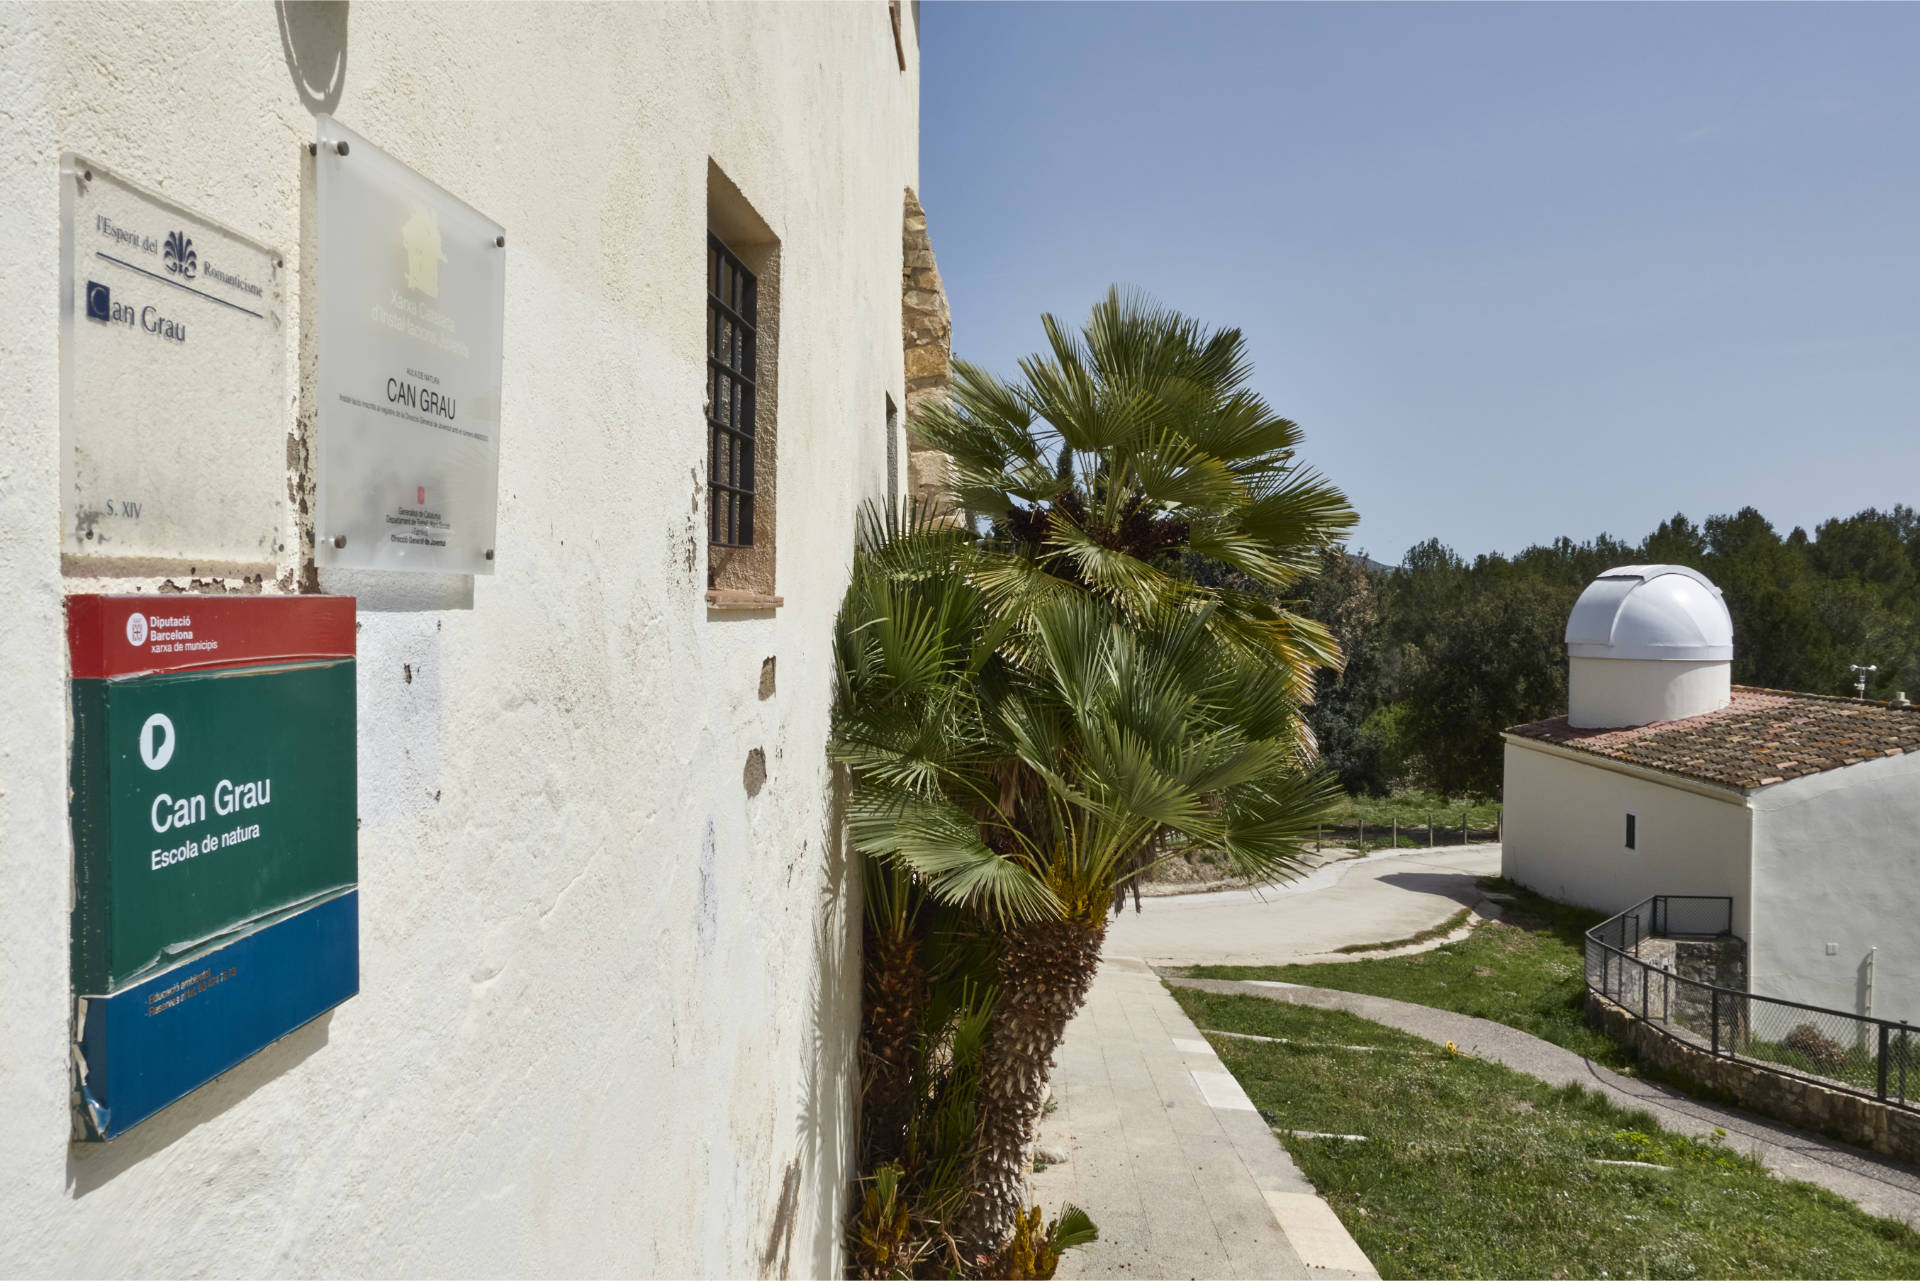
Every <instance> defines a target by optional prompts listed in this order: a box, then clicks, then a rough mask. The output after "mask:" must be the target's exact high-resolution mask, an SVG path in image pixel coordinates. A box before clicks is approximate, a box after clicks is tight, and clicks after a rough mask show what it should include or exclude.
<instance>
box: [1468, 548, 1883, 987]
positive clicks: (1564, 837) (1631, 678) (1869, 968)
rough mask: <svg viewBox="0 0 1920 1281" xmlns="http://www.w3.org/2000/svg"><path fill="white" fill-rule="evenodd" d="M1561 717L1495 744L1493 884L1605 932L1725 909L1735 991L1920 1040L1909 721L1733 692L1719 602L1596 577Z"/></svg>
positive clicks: (1640, 580) (1673, 583) (1691, 582)
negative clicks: (1683, 901)
mask: <svg viewBox="0 0 1920 1281" xmlns="http://www.w3.org/2000/svg"><path fill="white" fill-rule="evenodd" d="M1566 643H1567V663H1568V704H1569V705H1568V708H1567V714H1566V715H1565V716H1556V717H1554V718H1553V719H1551V720H1545V721H1538V722H1535V723H1533V724H1531V725H1517V726H1515V727H1514V728H1512V729H1510V730H1508V731H1507V732H1506V735H1505V739H1506V784H1505V802H1506V807H1505V817H1504V826H1505V831H1504V840H1505V844H1504V849H1503V853H1502V856H1501V870H1502V873H1503V874H1504V875H1505V876H1506V877H1507V878H1508V879H1510V880H1513V881H1516V882H1518V883H1519V884H1522V885H1525V886H1528V887H1529V888H1531V889H1534V890H1537V891H1539V892H1540V893H1542V894H1546V895H1548V896H1550V897H1552V898H1556V899H1560V900H1562V901H1564V902H1570V903H1576V904H1579V905H1580V906H1583V907H1589V908H1594V909H1597V910H1599V911H1603V912H1608V913H1613V912H1618V911H1621V910H1624V909H1625V908H1628V907H1631V906H1633V905H1634V904H1635V903H1638V902H1640V901H1641V900H1643V899H1646V898H1650V897H1652V896H1653V895H1656V894H1668V895H1687V894H1701V895H1721V896H1726V897H1729V898H1731V899H1732V901H1733V932H1734V933H1735V934H1737V935H1739V936H1740V937H1741V938H1743V939H1745V940H1746V944H1747V947H1746V958H1745V966H1746V983H1747V986H1748V990H1750V991H1753V992H1756V993H1760V994H1763V995H1767V996H1776V997H1782V998H1785V999H1788V1000H1794V1001H1802V1002H1806V1003H1807V1004H1810V1005H1819V1006H1824V1007H1827V1008H1831V1009H1839V1010H1847V1011H1852V1012H1855V1013H1860V1014H1872V1015H1875V1016H1877V1017H1880V1018H1892V1019H1900V1018H1907V1019H1913V1020H1916V1021H1920V710H1915V709H1913V708H1910V707H1903V706H1896V705H1893V704H1888V703H1875V702H1864V701H1859V700H1855V699H1845V698H1832V697H1828V696H1825V695H1818V694H1796V693H1786V692H1782V691H1779V690H1769V689H1755V688H1749V687H1746V686H1740V685H1735V684H1733V683H1732V679H1731V675H1732V665H1733V644H1734V638H1733V621H1732V619H1731V617H1729V615H1728V613H1727V607H1726V603H1725V601H1724V600H1722V598H1721V594H1720V589H1719V588H1717V587H1715V586H1714V585H1713V583H1712V582H1710V581H1709V580H1708V579H1707V578H1706V576H1705V575H1703V574H1701V573H1699V572H1698V571H1697V570H1692V569H1687V568H1684V567H1682V566H1679V565H1626V566H1622V567H1620V568H1618V569H1611V570H1608V571H1607V572H1606V573H1604V574H1602V575H1600V577H1598V578H1596V579H1595V580H1594V581H1593V582H1592V583H1591V584H1589V585H1588V586H1587V589H1586V590H1585V591H1584V592H1582V593H1581V595H1580V599H1579V600H1578V601H1577V602H1576V603H1575V604H1574V607H1573V612H1572V614H1571V615H1570V616H1569V618H1568V620H1567V631H1566Z"/></svg>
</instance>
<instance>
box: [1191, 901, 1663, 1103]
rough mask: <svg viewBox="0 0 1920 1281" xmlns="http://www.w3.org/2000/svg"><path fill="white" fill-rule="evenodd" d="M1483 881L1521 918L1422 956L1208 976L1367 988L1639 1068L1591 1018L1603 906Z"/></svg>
mask: <svg viewBox="0 0 1920 1281" xmlns="http://www.w3.org/2000/svg"><path fill="white" fill-rule="evenodd" d="M1481 884H1482V885H1483V886H1484V887H1485V888H1488V889H1493V890H1497V891H1499V892H1502V893H1506V894H1511V895H1513V896H1514V901H1513V902H1512V903H1509V904H1506V909H1507V912H1508V913H1509V914H1510V915H1511V916H1513V917H1514V918H1515V919H1516V920H1517V921H1518V922H1519V924H1517V925H1509V924H1506V923H1504V922H1500V921H1490V922H1488V923H1486V924H1484V925H1482V926H1480V927H1479V928H1478V929H1476V930H1474V932H1473V933H1472V934H1470V935H1468V936H1467V937H1466V938H1464V939H1462V940H1460V941H1459V942H1458V943H1448V944H1446V945H1444V946H1442V947H1437V948H1435V949H1434V950H1433V951H1431V952H1421V953H1419V954H1418V955H1416V956H1399V957H1392V958H1389V959H1385V960H1377V961H1344V962H1330V963H1328V964H1324V965H1200V966H1195V967H1194V969H1193V971H1192V973H1193V976H1194V977H1195V978H1203V979H1278V980H1279V981H1281V982H1283V983H1304V984H1307V985H1308V986H1310V987H1330V988H1337V989H1339V990H1340V991H1343V992H1365V993H1367V994H1369V995H1372V996H1390V997H1394V998H1395V999H1397V1000H1402V1001H1412V1002H1414V1003H1416V1004H1418V1005H1431V1006H1433V1007H1435V1008H1436V1009H1442V1010H1453V1011H1455V1012H1457V1013H1460V1014H1472V1015H1476V1016H1478V1017H1480V1018H1483V1019H1492V1020H1493V1021H1494V1022H1496V1023H1505V1024H1507V1025H1508V1026H1509V1027H1517V1028H1519V1029H1520V1030H1521V1031H1522V1032H1530V1033H1532V1034H1533V1035H1534V1036H1537V1037H1539V1038H1540V1039H1541V1040H1543V1041H1551V1042H1553V1043H1554V1044H1555V1045H1559V1046H1563V1047H1565V1048H1566V1049H1569V1050H1572V1051H1573V1052H1574V1053H1576V1054H1584V1055H1586V1056H1587V1057H1588V1058H1590V1059H1592V1060H1593V1061H1594V1062H1596V1063H1602V1064H1605V1065H1606V1066H1607V1067H1610V1068H1613V1069H1614V1070H1615V1071H1623V1072H1624V1071H1632V1070H1633V1065H1634V1058H1633V1056H1632V1054H1631V1053H1630V1052H1629V1051H1627V1050H1625V1049H1623V1048H1622V1047H1621V1046H1619V1045H1617V1044H1615V1043H1614V1042H1613V1041H1611V1040H1609V1039H1608V1038H1607V1037H1605V1036H1603V1035H1601V1034H1600V1033H1598V1032H1596V1031H1594V1030H1593V1029H1592V1028H1590V1027H1588V1026H1587V1025H1586V1022H1585V1020H1584V1018H1583V1015H1582V1011H1583V1009H1584V1007H1585V1002H1586V959H1585V958H1586V951H1585V941H1586V940H1585V937H1584V936H1585V934H1586V931H1587V930H1588V929H1589V928H1590V927H1592V926H1594V925H1596V924H1598V923H1599V922H1600V920H1601V919H1603V918H1602V917H1601V915H1600V913H1598V912H1588V911H1585V910H1583V909H1581V908H1577V907H1568V906H1567V905H1566V904H1564V903H1556V902H1554V901H1553V900H1552V899H1545V898H1541V897H1540V896H1539V895H1537V894H1534V893H1532V892H1530V891H1528V890H1523V889H1521V888H1519V887H1518V886H1516V885H1512V884H1509V883H1507V882H1505V881H1497V880H1493V879H1491V878H1489V879H1487V880H1485V881H1482V882H1481Z"/></svg>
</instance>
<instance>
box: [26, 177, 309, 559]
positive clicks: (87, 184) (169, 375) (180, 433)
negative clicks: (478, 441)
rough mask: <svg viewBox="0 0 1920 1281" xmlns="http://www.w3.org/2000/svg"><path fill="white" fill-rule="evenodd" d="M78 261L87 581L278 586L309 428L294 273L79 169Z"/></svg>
mask: <svg viewBox="0 0 1920 1281" xmlns="http://www.w3.org/2000/svg"><path fill="white" fill-rule="evenodd" d="M60 250H61V259H60V445H61V450H60V480H61V489H60V493H61V538H62V548H63V550H64V551H65V553H66V556H67V560H68V562H69V565H70V567H72V568H75V569H77V570H78V571H79V572H81V573H87V572H94V573H109V574H110V573H115V572H141V571H145V570H152V569H158V570H162V571H166V570H178V569H184V568H189V567H190V568H192V569H194V570H195V571H197V572H198V573H200V574H203V575H205V574H241V573H257V572H272V571H273V570H274V568H275V566H276V552H278V551H279V549H280V543H281V540H282V532H283V525H284V520H285V514H286V504H287V434H288V431H289V429H290V428H291V426H292V424H293V407H292V403H291V400H290V398H289V395H288V391H287V334H286V320H285V308H284V304H283V299H282V288H283V284H284V280H285V276H286V269H285V265H284V263H285V260H284V258H283V256H282V255H281V254H280V253H279V252H278V251H277V250H274V249H270V248H268V247H267V246H266V245H263V244H260V243H259V242H258V241H255V240H252V239H249V238H248V237H246V236H243V235H241V234H240V233H238V232H236V231H233V230H230V229H229V228H226V227H223V226H221V225H220V224H218V223H216V222H213V221H211V220H209V219H207V218H205V217H203V216H201V215H199V214H196V213H193V212H192V211H190V210H188V209H185V208H183V207H182V206H180V205H178V204H175V203H174V202H173V201H171V200H168V199H166V198H164V197H162V196H158V195H155V194H154V193H152V192H150V191H144V190H142V189H141V188H139V187H136V186H134V185H133V184H132V183H130V182H127V181H126V180H125V179H123V178H120V177H117V176H116V175H114V174H112V173H110V172H108V171H107V170H106V169H105V168H103V167H102V166H101V165H99V164H97V163H95V162H93V161H91V160H88V159H86V158H84V157H81V156H76V155H73V154H71V153H69V154H65V155H62V156H61V158H60Z"/></svg>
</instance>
